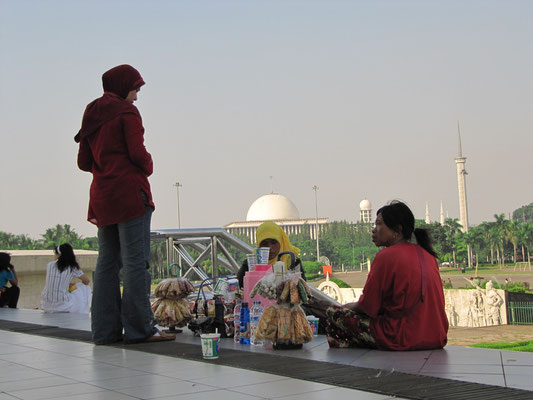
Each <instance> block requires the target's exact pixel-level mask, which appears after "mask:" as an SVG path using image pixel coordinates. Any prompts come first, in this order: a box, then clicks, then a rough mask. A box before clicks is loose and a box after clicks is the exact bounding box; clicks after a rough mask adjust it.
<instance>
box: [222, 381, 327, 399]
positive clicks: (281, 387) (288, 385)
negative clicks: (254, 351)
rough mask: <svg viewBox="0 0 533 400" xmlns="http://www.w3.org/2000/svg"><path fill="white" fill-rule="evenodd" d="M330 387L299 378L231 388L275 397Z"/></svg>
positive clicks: (241, 391)
mask: <svg viewBox="0 0 533 400" xmlns="http://www.w3.org/2000/svg"><path fill="white" fill-rule="evenodd" d="M329 388H330V386H328V385H323V384H321V383H314V382H308V381H301V380H297V379H285V380H281V381H276V382H269V383H260V384H256V385H247V386H239V387H233V388H231V390H233V391H235V392H240V393H245V394H250V395H255V396H264V395H265V394H268V396H269V397H272V398H275V397H281V396H289V395H295V394H302V393H310V392H315V391H317V390H324V389H329Z"/></svg>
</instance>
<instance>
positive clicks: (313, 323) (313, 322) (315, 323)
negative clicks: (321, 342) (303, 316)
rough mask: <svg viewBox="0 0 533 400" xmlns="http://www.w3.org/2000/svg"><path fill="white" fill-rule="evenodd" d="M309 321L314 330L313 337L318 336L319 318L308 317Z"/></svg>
mask: <svg viewBox="0 0 533 400" xmlns="http://www.w3.org/2000/svg"><path fill="white" fill-rule="evenodd" d="M307 321H308V322H309V326H310V327H311V329H312V330H313V336H318V317H315V316H314V315H308V316H307Z"/></svg>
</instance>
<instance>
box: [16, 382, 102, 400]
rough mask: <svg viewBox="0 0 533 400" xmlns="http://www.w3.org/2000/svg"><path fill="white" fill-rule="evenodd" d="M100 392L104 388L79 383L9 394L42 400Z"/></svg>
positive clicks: (27, 399) (29, 399) (26, 399)
mask: <svg viewBox="0 0 533 400" xmlns="http://www.w3.org/2000/svg"><path fill="white" fill-rule="evenodd" d="M98 391H102V388H99V387H96V386H92V385H88V384H86V383H80V382H78V383H74V384H69V385H59V386H49V387H45V388H38V389H26V390H15V391H12V392H7V393H8V394H10V395H12V396H15V397H17V398H19V399H23V400H42V399H56V398H58V397H66V396H73V395H76V394H83V393H93V392H98Z"/></svg>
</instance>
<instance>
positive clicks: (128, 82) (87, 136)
mask: <svg viewBox="0 0 533 400" xmlns="http://www.w3.org/2000/svg"><path fill="white" fill-rule="evenodd" d="M102 81H103V85H104V91H105V92H104V95H103V96H102V97H100V98H98V99H96V100H94V101H93V102H92V103H90V104H89V105H88V106H87V108H86V109H85V113H84V115H83V120H82V126H81V129H80V132H79V133H78V134H77V135H76V137H75V140H76V141H77V142H79V151H78V167H79V168H80V169H81V170H83V171H87V172H91V173H92V174H93V181H92V184H91V190H90V200H89V215H88V221H89V222H91V223H93V224H95V225H98V226H106V225H113V224H117V223H120V222H126V221H129V220H131V219H134V218H137V217H140V216H141V215H143V214H144V213H145V211H146V209H145V206H146V205H150V206H152V207H154V203H153V200H152V194H151V191H150V184H149V182H148V177H149V176H150V175H151V174H152V172H153V163H152V157H151V155H150V153H148V152H147V151H146V148H145V146H144V128H143V125H142V119H141V115H140V113H139V111H138V110H137V107H135V106H134V105H133V104H131V103H129V102H128V101H126V100H125V99H126V97H127V95H128V93H129V92H130V91H131V90H137V89H138V88H140V87H141V86H142V85H143V84H144V81H143V80H142V77H141V75H140V74H139V72H138V71H137V70H136V69H135V68H133V67H131V66H129V65H120V66H118V67H115V68H113V69H111V70H109V71H107V72H106V73H105V74H104V75H103V76H102ZM141 191H143V192H144V193H146V196H147V197H148V200H147V201H146V202H145V201H144V200H143V199H142V196H141Z"/></svg>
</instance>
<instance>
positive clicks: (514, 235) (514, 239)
mask: <svg viewBox="0 0 533 400" xmlns="http://www.w3.org/2000/svg"><path fill="white" fill-rule="evenodd" d="M508 237H509V240H510V241H511V243H512V244H513V261H514V262H515V264H516V250H517V248H518V241H519V240H520V224H519V223H517V222H515V221H509V236H508Z"/></svg>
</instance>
